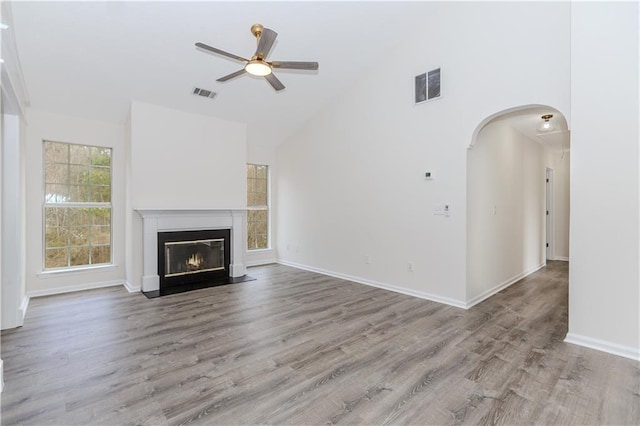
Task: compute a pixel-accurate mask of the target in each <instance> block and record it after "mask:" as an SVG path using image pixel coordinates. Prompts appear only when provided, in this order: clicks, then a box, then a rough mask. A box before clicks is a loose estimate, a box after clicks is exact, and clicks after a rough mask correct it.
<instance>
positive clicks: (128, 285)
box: [122, 280, 140, 293]
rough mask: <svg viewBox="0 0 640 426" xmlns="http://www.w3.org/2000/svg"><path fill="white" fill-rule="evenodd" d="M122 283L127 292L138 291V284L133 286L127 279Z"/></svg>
mask: <svg viewBox="0 0 640 426" xmlns="http://www.w3.org/2000/svg"><path fill="white" fill-rule="evenodd" d="M122 285H123V286H124V288H125V289H126V290H127V291H128V292H129V293H137V292H139V291H140V286H135V285H132V284H131V283H130V282H129V281H127V280H124V282H123V283H122Z"/></svg>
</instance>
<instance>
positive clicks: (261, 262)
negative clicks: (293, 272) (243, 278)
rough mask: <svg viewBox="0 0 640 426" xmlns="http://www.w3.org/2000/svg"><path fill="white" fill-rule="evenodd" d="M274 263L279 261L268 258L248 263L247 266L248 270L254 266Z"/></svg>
mask: <svg viewBox="0 0 640 426" xmlns="http://www.w3.org/2000/svg"><path fill="white" fill-rule="evenodd" d="M272 263H278V260H277V259H276V258H275V257H272V258H268V259H258V260H253V261H251V262H247V263H246V264H245V266H246V267H247V268H250V267H252V266H262V265H270V264H272Z"/></svg>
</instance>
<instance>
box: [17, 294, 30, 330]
mask: <svg viewBox="0 0 640 426" xmlns="http://www.w3.org/2000/svg"><path fill="white" fill-rule="evenodd" d="M30 299H31V298H30V297H29V296H24V298H22V303H21V304H20V308H18V315H19V316H20V317H19V318H18V320H19V321H20V324H24V317H25V316H27V308H29V300H30Z"/></svg>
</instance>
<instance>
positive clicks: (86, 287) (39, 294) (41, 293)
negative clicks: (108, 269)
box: [28, 280, 123, 297]
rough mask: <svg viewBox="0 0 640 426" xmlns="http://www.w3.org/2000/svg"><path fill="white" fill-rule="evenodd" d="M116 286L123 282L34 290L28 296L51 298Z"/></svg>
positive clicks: (103, 282)
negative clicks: (63, 294)
mask: <svg viewBox="0 0 640 426" xmlns="http://www.w3.org/2000/svg"><path fill="white" fill-rule="evenodd" d="M118 285H123V281H122V280H114V281H102V282H97V283H90V284H80V285H74V286H69V287H58V288H48V289H45V290H35V291H30V292H29V294H28V296H29V297H42V296H51V295H54V294H62V293H71V292H74V291H82V290H92V289H94V288H103V287H114V286H118Z"/></svg>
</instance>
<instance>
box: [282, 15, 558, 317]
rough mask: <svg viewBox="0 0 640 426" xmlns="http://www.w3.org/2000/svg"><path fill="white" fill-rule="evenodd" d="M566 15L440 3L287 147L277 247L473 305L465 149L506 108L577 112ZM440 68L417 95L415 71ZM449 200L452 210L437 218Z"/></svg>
mask: <svg viewBox="0 0 640 426" xmlns="http://www.w3.org/2000/svg"><path fill="white" fill-rule="evenodd" d="M569 12H570V10H569V4H566V3H536V4H530V3H442V4H434V13H433V14H431V15H430V16H425V17H424V19H425V22H424V25H423V26H422V27H421V28H420V29H419V31H416V33H415V35H414V37H413V38H411V39H408V40H406V42H405V43H403V44H402V45H399V46H396V48H395V49H394V50H393V51H387V52H381V58H380V59H381V60H380V61H378V62H377V67H376V68H375V69H372V70H371V71H370V72H369V73H368V74H363V75H362V76H361V80H360V81H359V82H358V83H357V84H356V85H355V86H354V87H352V88H351V89H350V90H348V91H347V92H345V93H344V94H343V95H342V96H341V97H340V98H339V99H336V100H335V102H333V103H332V104H331V105H330V106H329V107H327V108H325V109H323V110H322V111H320V112H319V114H318V115H317V116H316V117H315V118H314V119H313V120H311V121H310V122H308V123H307V124H306V125H305V126H303V127H302V128H301V129H300V130H299V131H298V132H297V133H296V134H294V135H293V136H292V137H291V138H290V139H289V140H287V141H286V142H284V143H283V144H282V145H281V146H280V147H279V149H278V182H277V186H278V256H279V258H280V259H281V260H283V261H284V262H289V263H295V264H298V265H304V266H307V267H312V268H315V269H318V270H323V271H328V272H331V273H337V274H340V275H343V276H349V277H351V278H352V279H358V280H360V281H363V282H369V283H372V284H376V283H377V284H378V285H384V286H395V287H399V288H400V289H401V290H402V291H405V292H409V293H411V294H415V295H419V296H423V297H430V298H436V299H437V300H441V301H445V302H447V303H452V304H458V305H465V304H466V300H467V294H466V278H465V270H466V156H467V152H466V150H467V147H468V146H469V144H470V142H471V138H472V134H473V132H474V130H475V128H476V126H477V125H478V124H479V123H480V122H481V121H482V120H484V119H485V118H486V117H488V116H490V115H492V114H494V113H496V112H498V111H503V110H506V109H508V108H512V107H516V106H520V105H529V104H541V105H553V106H554V107H556V108H557V109H558V110H560V111H562V112H563V113H564V115H565V116H567V117H568V109H569V71H570V67H569V16H570V15H569ZM545 45H549V46H553V49H549V50H548V51H547V52H546V53H545V55H546V56H545V58H544V60H541V58H540V55H538V54H536V52H539V51H540V50H541V46H545ZM437 67H441V68H442V94H443V97H442V99H440V100H437V101H434V102H429V103H425V104H421V105H413V102H412V100H413V78H414V76H415V75H418V74H420V73H423V72H425V71H428V70H431V69H434V68H437ZM427 170H431V171H433V172H435V179H434V180H432V181H425V179H424V172H425V171H427ZM445 202H446V203H450V204H451V206H452V209H453V214H452V215H451V217H449V218H446V217H444V216H436V215H433V214H432V211H433V206H434V204H437V203H445ZM365 256H370V260H371V263H370V264H367V263H365ZM408 262H413V263H414V268H413V269H414V270H413V272H408V271H407V263H408Z"/></svg>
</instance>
